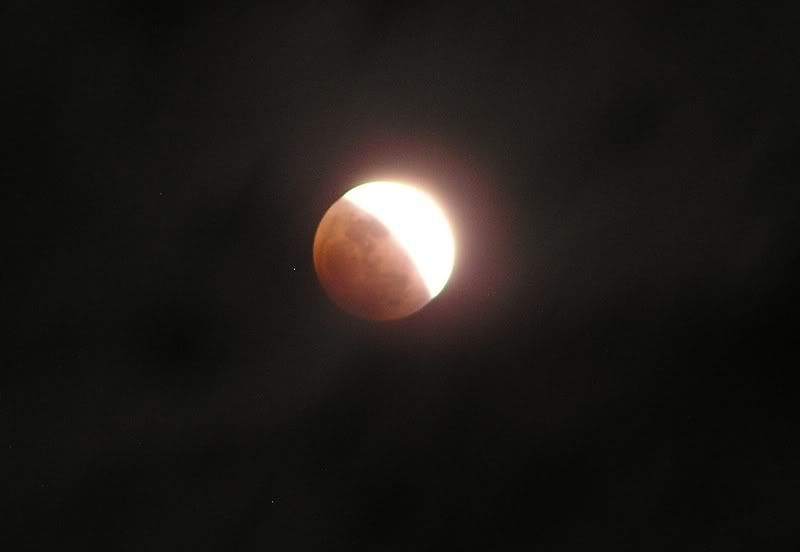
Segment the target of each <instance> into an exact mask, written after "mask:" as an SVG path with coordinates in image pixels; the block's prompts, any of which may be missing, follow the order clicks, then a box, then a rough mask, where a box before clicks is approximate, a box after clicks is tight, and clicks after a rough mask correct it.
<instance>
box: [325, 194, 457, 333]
mask: <svg viewBox="0 0 800 552" xmlns="http://www.w3.org/2000/svg"><path fill="white" fill-rule="evenodd" d="M454 260H455V245H454V240H453V233H452V230H451V229H450V225H449V223H448V222H447V219H446V217H445V215H444V213H443V212H442V210H441V209H440V208H439V206H438V205H436V203H435V202H434V201H433V200H432V199H431V198H430V197H429V196H428V195H427V194H425V193H424V192H422V191H421V190H419V189H417V188H414V187H412V186H409V185H406V184H400V183H397V182H368V183H366V184H362V185H360V186H357V187H355V188H353V189H352V190H350V191H349V192H347V193H346V194H345V195H344V196H342V197H341V198H339V200H338V201H336V202H335V203H334V204H333V205H332V206H331V208H330V209H328V211H327V212H326V213H325V215H324V216H323V217H322V220H321V221H320V223H319V227H318V228H317V233H316V235H315V236H314V267H315V269H316V271H317V275H318V276H319V280H320V282H321V283H322V287H323V288H324V289H325V292H326V293H327V294H328V296H329V297H330V298H331V300H333V302H334V303H336V304H337V305H339V306H340V307H341V308H342V309H344V310H345V311H347V312H349V313H351V314H354V315H356V316H359V317H362V318H368V319H372V320H394V319H398V318H404V317H406V316H408V315H410V314H413V313H415V312H416V311H418V310H419V309H421V308H422V307H424V306H425V305H426V304H428V302H429V301H430V300H431V299H433V298H434V297H435V296H436V295H438V294H439V292H440V291H441V290H442V288H444V286H445V284H446V283H447V280H448V279H449V277H450V273H451V272H452V270H453V263H454Z"/></svg>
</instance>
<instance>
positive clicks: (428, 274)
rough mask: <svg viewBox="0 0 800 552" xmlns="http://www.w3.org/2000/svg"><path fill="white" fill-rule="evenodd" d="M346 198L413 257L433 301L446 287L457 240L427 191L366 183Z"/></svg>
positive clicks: (345, 197)
mask: <svg viewBox="0 0 800 552" xmlns="http://www.w3.org/2000/svg"><path fill="white" fill-rule="evenodd" d="M343 199H345V200H346V201H349V202H351V203H352V204H354V205H355V206H356V207H358V208H359V209H361V210H363V211H364V212H366V213H368V214H370V215H372V216H373V217H375V218H376V219H378V220H379V221H380V222H381V223H383V225H384V226H386V228H387V229H388V230H389V232H390V233H391V234H392V236H393V237H394V239H395V240H397V242H398V243H399V244H400V245H401V246H402V247H403V249H404V250H405V251H406V253H407V254H408V256H409V257H410V258H411V260H412V262H413V263H414V266H415V267H416V269H417V272H419V275H420V277H421V278H422V280H423V281H424V282H425V287H426V288H427V290H428V293H429V294H430V298H431V299H433V298H434V297H436V296H437V295H438V294H439V293H440V292H441V291H442V289H443V288H444V286H445V284H447V280H448V279H449V278H450V274H451V273H452V271H453V264H454V262H455V239H454V238H453V231H452V229H451V228H450V224H449V223H448V221H447V217H446V216H445V214H444V212H443V211H442V209H441V208H440V207H439V206H438V205H437V204H436V202H435V201H434V200H433V199H432V198H431V197H430V196H429V195H427V194H426V193H425V192H423V191H421V190H419V189H417V188H415V187H413V186H409V185H408V184H402V183H399V182H383V181H379V182H367V183H366V184H361V185H360V186H356V187H355V188H353V189H352V190H350V191H349V192H347V193H346V194H344V197H343Z"/></svg>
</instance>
